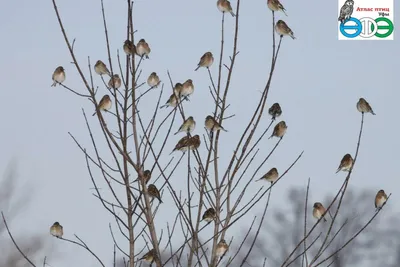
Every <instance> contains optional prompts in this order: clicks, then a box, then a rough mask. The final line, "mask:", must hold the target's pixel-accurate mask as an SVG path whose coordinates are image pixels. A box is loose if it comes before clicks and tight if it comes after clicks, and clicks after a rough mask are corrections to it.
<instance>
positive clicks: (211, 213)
mask: <svg viewBox="0 0 400 267" xmlns="http://www.w3.org/2000/svg"><path fill="white" fill-rule="evenodd" d="M216 215H217V214H216V213H215V210H214V208H209V209H208V210H206V211H205V212H204V213H203V218H202V219H203V221H206V222H212V221H213V220H214V219H215V216H216Z"/></svg>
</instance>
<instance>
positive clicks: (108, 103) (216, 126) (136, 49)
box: [50, 0, 388, 264]
mask: <svg viewBox="0 0 400 267" xmlns="http://www.w3.org/2000/svg"><path fill="white" fill-rule="evenodd" d="M267 6H268V8H269V9H270V10H271V11H272V12H273V13H274V12H278V11H281V12H282V13H284V14H285V15H286V16H287V14H286V9H285V8H284V6H283V5H282V4H281V3H280V1H279V0H267ZM217 8H218V10H219V11H221V12H222V13H226V12H227V13H230V14H231V15H232V17H235V16H236V15H235V13H234V12H233V9H232V6H231V3H230V1H228V0H218V1H217ZM275 31H276V32H277V33H278V34H279V36H280V37H281V38H282V37H284V36H289V37H291V38H292V39H296V37H295V36H294V33H293V31H292V30H291V29H290V27H289V26H288V25H287V24H286V22H285V21H283V20H281V19H280V20H278V21H277V22H276V24H275ZM123 50H124V52H125V54H126V55H132V56H134V55H137V56H139V57H140V58H141V59H144V58H146V59H149V54H150V52H151V49H150V46H149V44H148V43H147V42H146V40H145V39H140V40H139V42H138V43H137V44H136V45H135V44H133V42H132V41H130V40H126V41H125V42H124V44H123ZM213 63H214V56H213V54H212V52H206V53H204V54H203V56H201V58H200V60H199V62H198V64H197V67H196V69H195V71H197V70H199V69H200V68H206V69H208V68H210V67H211V66H212V64H213ZM94 70H95V72H96V73H97V74H98V75H100V76H102V75H108V76H110V80H109V82H108V87H109V88H113V89H119V88H120V87H121V84H122V82H121V78H120V77H119V75H118V74H114V75H112V76H111V73H110V71H109V70H108V68H107V66H106V64H105V63H104V62H102V61H101V60H98V61H97V62H96V64H95V65H94ZM65 78H66V76H65V69H64V68H63V67H62V66H59V67H57V68H56V69H55V71H54V73H53V75H52V80H53V84H52V85H51V86H53V87H55V86H56V85H57V84H63V83H64V81H65ZM160 82H161V80H160V78H159V76H158V75H157V73H156V72H152V73H151V74H150V75H149V77H148V78H147V84H148V85H149V86H150V88H157V87H158V85H159V84H160ZM193 93H194V84H193V81H192V80H191V79H188V80H186V81H185V82H183V83H179V82H178V83H176V84H175V86H174V87H173V93H172V94H171V95H170V96H169V97H168V100H167V102H166V103H165V104H164V105H163V106H161V107H160V108H165V107H173V108H175V107H176V106H177V105H178V103H179V101H181V100H182V99H183V100H188V97H189V96H190V95H192V94H193ZM111 108H112V100H111V98H110V96H109V95H107V94H106V95H104V96H103V97H102V98H101V100H100V102H99V104H98V106H97V109H96V111H95V112H94V113H93V116H94V115H96V114H97V112H101V111H108V110H110V109H111ZM357 110H358V111H359V112H361V113H363V114H364V113H371V114H373V115H375V113H374V112H373V110H372V108H371V106H370V104H369V103H368V102H367V101H366V100H365V99H364V98H360V99H359V101H358V103H357ZM268 113H269V115H270V116H271V117H272V120H273V121H274V120H276V118H278V117H279V116H281V114H282V109H281V106H280V105H279V103H274V104H273V105H272V106H271V107H270V108H269V110H268ZM204 126H205V128H206V129H207V130H208V131H209V132H210V136H211V135H212V134H213V133H214V132H216V131H220V130H222V131H226V132H227V130H225V128H224V127H222V125H221V123H219V122H218V121H217V120H216V119H215V117H214V116H211V115H208V116H207V117H206V119H205V122H204ZM195 128H196V121H195V120H194V118H193V117H192V116H189V117H188V118H187V119H186V120H185V121H184V122H183V123H182V124H181V126H180V127H179V129H178V131H177V132H176V133H175V135H176V134H179V133H186V135H185V136H184V137H182V138H181V139H180V140H179V141H178V143H177V144H176V145H175V148H174V149H173V150H172V152H171V153H173V152H175V151H182V152H185V151H188V150H195V149H197V148H198V147H199V146H200V137H199V135H197V134H196V135H194V136H192V135H191V133H192V132H193V131H194V130H195ZM287 128H288V127H287V125H286V122H285V121H280V122H278V123H277V124H276V125H275V127H274V130H273V133H272V135H271V136H270V137H269V138H272V137H278V138H283V136H284V135H285V133H286V130H287ZM353 162H354V160H353V158H352V156H351V155H350V154H346V155H344V156H343V158H342V160H341V161H340V164H339V167H338V169H337V171H336V173H338V172H339V171H345V172H348V171H350V170H351V168H352V166H353ZM143 177H144V179H145V183H146V184H147V183H148V182H149V181H150V179H151V171H150V170H145V171H144V172H143ZM278 179H279V173H278V170H277V169H276V168H275V167H274V168H272V169H270V170H269V171H268V172H267V173H266V174H264V175H263V176H262V177H261V178H260V179H258V180H256V181H261V180H265V181H267V182H270V183H271V184H274V183H275V182H276V181H277V180H278ZM147 192H148V195H149V196H150V197H151V198H157V199H158V200H159V202H160V203H162V200H161V196H160V192H159V190H158V189H157V187H156V186H155V185H154V184H150V185H148V187H147ZM387 198H388V197H387V195H386V193H385V191H384V190H379V191H378V193H377V194H376V197H375V208H376V209H377V210H378V209H381V208H382V207H383V206H384V205H385V203H386V201H387ZM326 212H327V211H326V209H325V207H324V206H323V204H322V203H320V202H315V203H314V205H313V211H312V213H313V217H314V218H316V219H317V220H321V219H323V220H324V221H327V219H326V218H325V215H326ZM215 219H216V212H215V210H214V208H209V209H207V210H206V211H205V212H204V213H203V216H202V221H205V222H207V223H210V222H212V221H214V220H215ZM63 233H64V232H63V227H62V226H61V225H60V223H59V222H55V223H54V224H53V225H52V226H51V227H50V234H51V235H53V236H55V237H57V238H62V236H63ZM228 249H229V245H228V244H227V243H226V241H225V240H223V239H221V240H220V241H219V243H218V245H217V248H216V257H218V258H220V257H223V256H224V254H225V253H226V252H227V251H228ZM156 257H157V253H156V251H155V249H151V250H150V251H148V252H147V253H146V254H145V255H144V256H143V257H142V258H140V259H139V260H144V261H146V262H148V263H150V264H151V263H152V262H154V260H155V259H156Z"/></svg>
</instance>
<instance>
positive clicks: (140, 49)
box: [136, 39, 151, 58]
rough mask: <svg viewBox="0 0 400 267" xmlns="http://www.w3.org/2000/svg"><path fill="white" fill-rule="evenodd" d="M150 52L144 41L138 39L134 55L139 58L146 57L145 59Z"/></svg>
mask: <svg viewBox="0 0 400 267" xmlns="http://www.w3.org/2000/svg"><path fill="white" fill-rule="evenodd" d="M150 52H151V49H150V46H149V44H148V43H147V42H146V41H145V40H144V39H140V40H139V42H138V43H137V45H136V54H137V55H138V56H139V57H143V56H146V58H149V54H150Z"/></svg>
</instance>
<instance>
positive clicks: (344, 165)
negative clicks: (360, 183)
mask: <svg viewBox="0 0 400 267" xmlns="http://www.w3.org/2000/svg"><path fill="white" fill-rule="evenodd" d="M352 166H353V158H352V157H351V155H350V154H346V155H344V156H343V158H342V160H341V161H340V165H339V168H338V169H337V171H336V173H338V172H339V171H344V172H346V171H347V172H348V171H350V169H351V167H352Z"/></svg>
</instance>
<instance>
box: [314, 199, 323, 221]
mask: <svg viewBox="0 0 400 267" xmlns="http://www.w3.org/2000/svg"><path fill="white" fill-rule="evenodd" d="M325 213H326V209H325V208H324V206H323V205H322V204H321V203H320V202H315V203H314V208H313V212H312V214H313V216H314V218H315V219H317V220H319V219H321V217H322V218H323V219H324V221H325V222H326V219H325Z"/></svg>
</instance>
